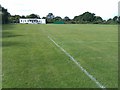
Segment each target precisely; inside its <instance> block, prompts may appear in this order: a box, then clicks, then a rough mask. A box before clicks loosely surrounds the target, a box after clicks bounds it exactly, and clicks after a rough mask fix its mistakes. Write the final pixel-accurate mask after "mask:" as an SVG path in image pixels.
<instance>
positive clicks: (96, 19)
mask: <svg viewBox="0 0 120 90" xmlns="http://www.w3.org/2000/svg"><path fill="white" fill-rule="evenodd" d="M102 22H103V19H102V18H101V17H100V16H95V18H94V22H93V23H95V24H99V23H102Z"/></svg>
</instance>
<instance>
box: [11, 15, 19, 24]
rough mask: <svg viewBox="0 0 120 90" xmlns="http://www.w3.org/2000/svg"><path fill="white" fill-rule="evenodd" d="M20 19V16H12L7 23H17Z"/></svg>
mask: <svg viewBox="0 0 120 90" xmlns="http://www.w3.org/2000/svg"><path fill="white" fill-rule="evenodd" d="M20 18H21V16H20V15H12V16H10V17H9V21H10V22H11V23H19V19H20Z"/></svg>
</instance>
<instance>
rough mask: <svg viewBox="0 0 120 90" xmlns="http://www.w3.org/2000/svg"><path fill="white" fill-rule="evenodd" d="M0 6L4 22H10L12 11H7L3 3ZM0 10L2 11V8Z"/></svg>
mask: <svg viewBox="0 0 120 90" xmlns="http://www.w3.org/2000/svg"><path fill="white" fill-rule="evenodd" d="M0 8H1V9H2V24H7V23H9V16H10V13H9V12H8V11H7V9H5V8H4V7H2V6H1V5H0ZM0 12H1V10H0Z"/></svg>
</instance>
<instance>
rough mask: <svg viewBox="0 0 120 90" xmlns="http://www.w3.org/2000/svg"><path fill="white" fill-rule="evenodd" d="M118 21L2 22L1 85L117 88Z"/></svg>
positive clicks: (10, 86)
mask: <svg viewBox="0 0 120 90" xmlns="http://www.w3.org/2000/svg"><path fill="white" fill-rule="evenodd" d="M117 28H118V27H117V25H89V24H88V25H87V24H85V25H84V24H80V25H77V24H76V25H72V24H63V25H57V24H56V25H53V24H48V25H29V24H16V25H3V32H2V33H3V41H2V42H3V46H2V51H3V88H60V87H61V88H99V87H98V86H97V85H96V83H95V82H94V81H92V80H91V79H90V78H89V77H88V76H87V75H85V73H84V72H83V71H82V70H80V68H79V67H78V66H77V65H76V64H75V63H74V62H73V61H72V60H70V58H69V57H68V56H67V55H66V54H65V53H64V52H63V51H61V50H60V48H59V47H57V46H56V45H55V44H54V43H53V42H52V41H51V40H50V39H49V38H48V36H50V37H51V38H52V39H53V40H54V41H55V42H56V43H57V44H58V45H59V46H60V47H62V48H63V49H65V50H66V51H67V52H68V53H69V54H70V55H71V56H72V57H74V59H76V60H77V62H79V63H80V64H81V66H82V67H83V68H85V69H86V70H87V71H88V72H89V73H90V74H91V75H93V76H94V77H95V78H96V80H98V81H99V82H100V83H101V84H102V85H104V86H105V87H107V88H116V87H118V29H117Z"/></svg>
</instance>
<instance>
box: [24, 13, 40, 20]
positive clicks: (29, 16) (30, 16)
mask: <svg viewBox="0 0 120 90" xmlns="http://www.w3.org/2000/svg"><path fill="white" fill-rule="evenodd" d="M26 18H38V19H40V16H39V15H37V14H30V15H27V16H26Z"/></svg>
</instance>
